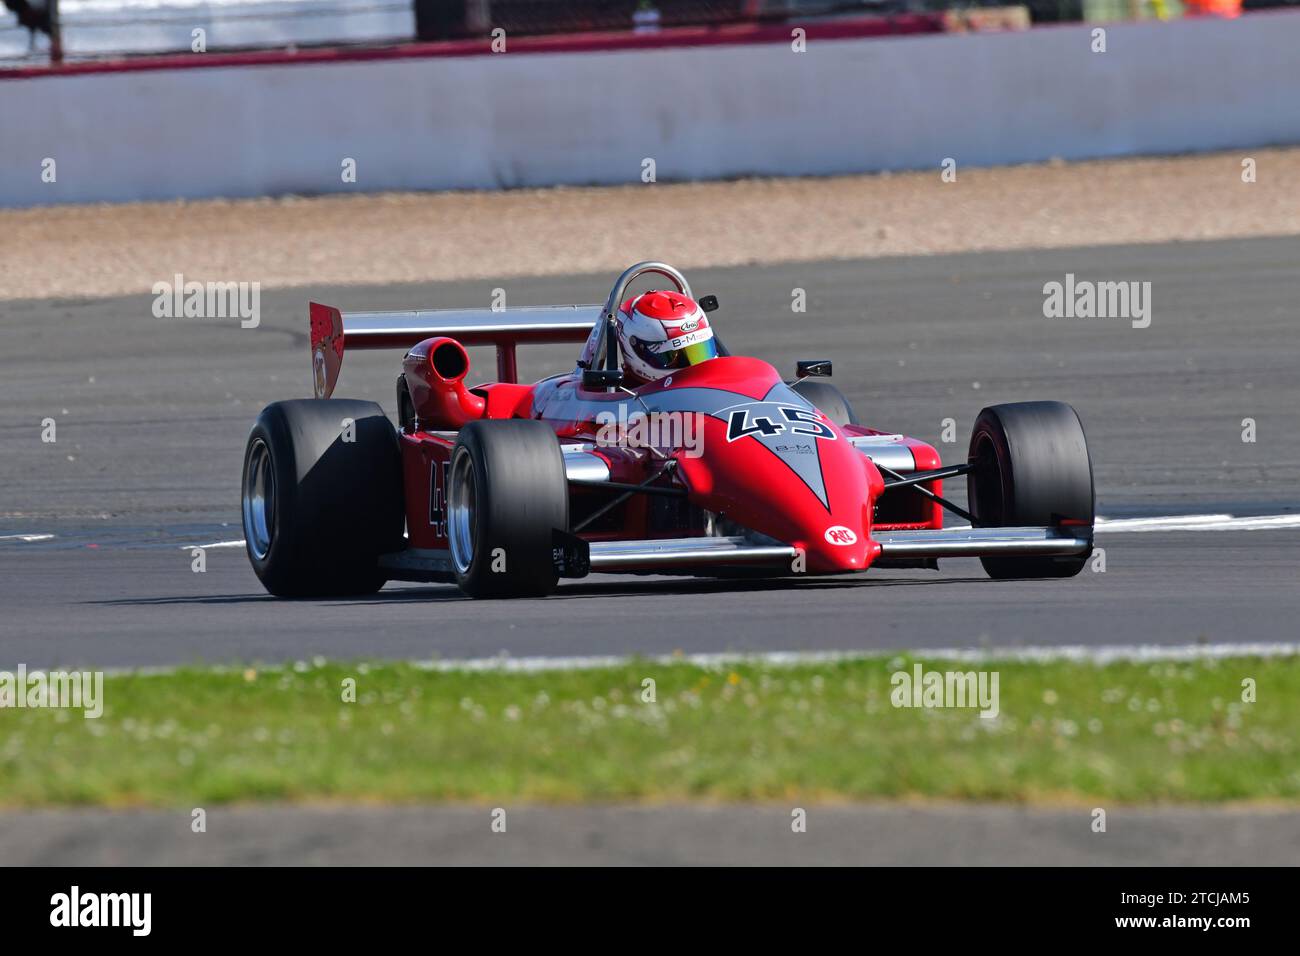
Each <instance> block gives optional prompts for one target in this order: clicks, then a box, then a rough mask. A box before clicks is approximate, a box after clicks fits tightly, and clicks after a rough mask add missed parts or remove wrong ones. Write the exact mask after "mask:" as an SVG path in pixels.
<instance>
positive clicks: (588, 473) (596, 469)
mask: <svg viewBox="0 0 1300 956" xmlns="http://www.w3.org/2000/svg"><path fill="white" fill-rule="evenodd" d="M560 451H561V452H562V453H563V455H564V476H565V477H566V478H568V479H569V481H576V482H579V483H581V482H584V481H609V465H608V464H607V463H606V462H605V459H603V458H601V457H599V456H598V455H593V454H592V453H591V452H589V451H587V450H586V449H585V448H584V447H583V446H573V445H569V446H565V447H561V449H560Z"/></svg>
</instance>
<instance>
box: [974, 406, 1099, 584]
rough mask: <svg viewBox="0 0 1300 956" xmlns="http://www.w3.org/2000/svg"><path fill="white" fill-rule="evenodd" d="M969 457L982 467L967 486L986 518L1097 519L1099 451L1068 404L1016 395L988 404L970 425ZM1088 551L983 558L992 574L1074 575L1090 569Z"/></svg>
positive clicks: (1038, 523) (1012, 522)
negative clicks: (1091, 450)
mask: <svg viewBox="0 0 1300 956" xmlns="http://www.w3.org/2000/svg"><path fill="white" fill-rule="evenodd" d="M970 461H971V463H972V464H974V465H975V469H974V470H973V471H972V472H970V473H969V474H968V475H967V477H966V489H967V494H968V497H969V505H970V510H971V514H973V515H974V516H975V517H976V519H978V521H979V524H980V525H981V526H984V527H994V528H998V527H1002V528H1006V527H1017V526H1033V527H1043V526H1053V525H1060V524H1072V525H1086V526H1087V527H1089V528H1091V527H1092V524H1093V516H1094V494H1093V483H1092V459H1091V458H1090V457H1089V455H1088V440H1087V438H1086V437H1085V436H1084V433H1083V425H1082V424H1081V423H1080V421H1079V416H1078V414H1077V413H1076V412H1075V410H1074V409H1073V408H1071V407H1070V406H1069V405H1066V404H1064V403H1063V402H1015V403H1012V404H1008V405H992V406H990V407H988V408H986V409H984V410H983V411H981V412H980V413H979V417H978V418H976V419H975V427H974V429H972V431H971V439H970ZM1090 553H1091V552H1089V554H1090ZM1088 556H1089V555H1088V554H1082V555H1071V556H1069V557H1015V558H980V563H982V564H983V565H984V570H985V571H986V572H988V575H989V577H992V578H1068V577H1073V576H1074V575H1076V574H1078V573H1079V572H1080V571H1081V570H1083V566H1084V564H1085V563H1086V562H1087V560H1088Z"/></svg>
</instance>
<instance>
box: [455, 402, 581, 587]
mask: <svg viewBox="0 0 1300 956" xmlns="http://www.w3.org/2000/svg"><path fill="white" fill-rule="evenodd" d="M447 487H448V497H447V537H448V543H449V546H450V548H451V559H452V567H453V568H454V570H455V572H456V583H457V584H458V585H460V589H461V590H462V591H463V592H465V593H466V594H467V595H469V596H470V597H474V598H491V597H495V598H510V597H540V596H542V595H545V594H549V593H550V592H551V591H553V590H554V589H555V584H556V581H557V580H558V574H557V573H556V569H555V561H554V558H553V557H552V548H553V532H555V531H567V530H568V528H569V485H568V479H567V478H566V477H565V471H564V456H563V455H562V454H561V452H560V443H559V442H558V441H557V440H556V437H555V431H554V430H553V429H552V428H551V427H550V426H549V425H547V424H546V423H544V422H538V421H531V420H524V419H510V420H499V421H474V422H470V423H469V424H468V425H466V426H465V427H464V428H462V429H461V430H460V435H459V436H458V437H457V439H456V447H455V448H453V449H452V453H451V468H450V470H449V478H448V482H447Z"/></svg>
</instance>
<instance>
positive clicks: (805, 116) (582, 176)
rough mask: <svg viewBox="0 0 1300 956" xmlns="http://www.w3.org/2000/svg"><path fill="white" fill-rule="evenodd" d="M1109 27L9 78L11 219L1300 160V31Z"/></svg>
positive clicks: (4, 87)
mask: <svg viewBox="0 0 1300 956" xmlns="http://www.w3.org/2000/svg"><path fill="white" fill-rule="evenodd" d="M1091 31H1092V28H1091V27H1090V26H1086V25H1081V26H1063V27H1048V28H1040V29H1036V30H1032V31H1029V32H1024V33H1003V34H983V35H920V36H910V37H898V38H891V39H835V40H810V41H809V45H808V49H807V52H804V53H794V52H792V51H791V49H790V46H789V44H788V43H756V44H743V45H735V46H707V47H700V46H694V47H692V46H687V47H668V48H659V49H653V50H634V51H629V50H619V51H593V52H581V53H572V52H564V53H527V54H517V53H506V54H499V55H481V56H465V57H450V58H448V57H419V58H407V59H374V60H361V61H351V62H338V63H318V64H307V65H301V64H286V65H263V66H241V67H234V66H220V67H213V68H206V69H171V70H145V71H128V72H101V73H89V74H80V75H66V76H53V77H37V78H19V79H14V78H11V79H3V80H0V205H30V204H39V203H50V202H74V201H76V202H81V201H95V200H104V201H126V200H140V199H167V198H173V197H182V196H183V197H210V196H260V195H267V194H278V193H286V192H292V193H307V194H311V193H321V192H347V191H367V192H369V191H375V190H387V189H450V188H462V189H463V188H473V189H478V188H497V187H515V186H546V185H552V184H557V183H569V184H586V183H623V182H635V181H638V180H639V178H640V176H641V170H642V160H643V159H644V158H646V157H652V158H653V159H654V160H655V162H656V164H657V173H658V178H659V180H660V181H666V180H672V179H695V178H716V177H728V176H741V175H747V174H762V175H790V174H799V175H803V174H827V173H847V172H857V171H870V170H883V169H907V168H937V167H938V165H939V163H940V162H941V161H942V159H943V158H944V157H954V158H955V159H956V160H957V162H958V163H959V164H960V165H962V166H967V165H987V164H1002V163H1018V162H1032V161H1036V160H1044V159H1048V158H1051V157H1057V156H1059V157H1063V158H1066V159H1082V158H1088V157H1099V156H1116V155H1125V154H1141V153H1171V152H1186V151H1198V150H1213V149H1225V148H1238V147H1240V148H1247V147H1253V146H1260V145H1268V144H1277V143H1294V142H1300V13H1298V12H1282V13H1268V14H1255V15H1251V16H1247V17H1243V18H1242V19H1240V20H1236V21H1226V22H1225V21H1209V20H1206V21H1182V22H1173V23H1159V22H1146V23H1133V24H1120V25H1111V26H1109V27H1108V28H1107V37H1106V42H1107V52H1105V53H1094V52H1092V50H1091V44H1092V37H1091ZM46 157H50V158H53V159H55V160H56V162H57V177H58V178H57V182H55V183H43V182H42V181H41V163H42V160H43V159H45V158H46ZM345 157H351V158H353V159H355V160H356V163H357V177H358V180H357V183H356V184H348V183H344V182H343V181H342V179H341V176H340V172H341V165H340V164H341V162H342V161H343V159H344V158H345Z"/></svg>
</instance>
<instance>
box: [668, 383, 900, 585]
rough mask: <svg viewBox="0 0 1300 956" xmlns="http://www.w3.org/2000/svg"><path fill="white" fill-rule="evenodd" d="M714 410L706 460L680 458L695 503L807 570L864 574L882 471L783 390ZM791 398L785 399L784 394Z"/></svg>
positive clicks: (706, 434) (869, 556)
mask: <svg viewBox="0 0 1300 956" xmlns="http://www.w3.org/2000/svg"><path fill="white" fill-rule="evenodd" d="M778 385H779V388H777V387H774V388H773V389H772V390H771V391H769V392H768V393H766V394H765V396H764V400H762V401H747V402H740V403H737V404H736V407H735V408H721V409H719V410H718V411H717V412H714V413H711V414H710V415H709V417H708V419H707V421H706V423H705V425H704V435H703V438H704V440H703V442H702V443H701V451H702V454H700V455H699V457H686V458H683V459H682V460H681V463H680V464H681V472H682V476H683V477H684V478H685V479H686V481H687V483H688V484H689V486H690V488H691V490H692V492H693V498H694V500H695V501H696V503H698V504H700V505H701V506H702V507H705V508H708V509H709V510H711V511H715V512H720V513H723V514H725V515H726V516H727V517H728V518H731V519H732V520H734V521H736V522H738V523H739V524H741V525H743V526H745V527H746V528H751V529H753V530H754V531H758V532H761V533H762V534H765V535H769V536H771V537H773V538H776V539H777V540H778V541H782V542H785V543H787V544H792V545H794V546H796V547H798V548H801V549H802V550H803V552H804V559H805V562H806V566H805V567H804V568H802V569H800V568H796V570H807V571H809V572H812V573H819V572H820V573H826V572H835V571H861V570H863V569H865V568H866V567H867V566H868V565H869V564H870V563H871V561H872V560H873V559H874V558H875V551H876V550H878V546H877V545H875V544H873V543H872V542H871V540H870V537H869V535H868V531H869V529H870V521H871V503H872V501H873V500H874V498H875V495H876V494H877V493H878V489H876V488H874V487H873V485H874V484H875V483H879V482H880V481H881V479H880V476H879V473H878V472H876V470H875V469H874V468H872V467H871V466H870V464H869V463H867V462H866V460H865V459H864V458H863V457H862V456H861V455H860V454H859V453H858V452H857V450H856V449H854V448H853V446H852V445H850V444H849V442H848V441H847V440H845V438H844V436H843V435H842V434H841V433H840V431H839V429H838V428H836V427H835V426H834V425H833V424H831V423H830V422H829V421H827V420H826V419H825V418H824V417H822V416H821V414H820V413H818V412H817V411H816V410H814V409H813V408H812V407H811V406H810V405H808V403H807V402H806V401H804V400H803V398H802V397H801V396H799V395H798V394H797V393H795V392H793V391H791V390H790V389H789V388H788V387H787V386H785V385H784V384H780V383H779V381H778ZM787 393H788V394H787Z"/></svg>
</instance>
